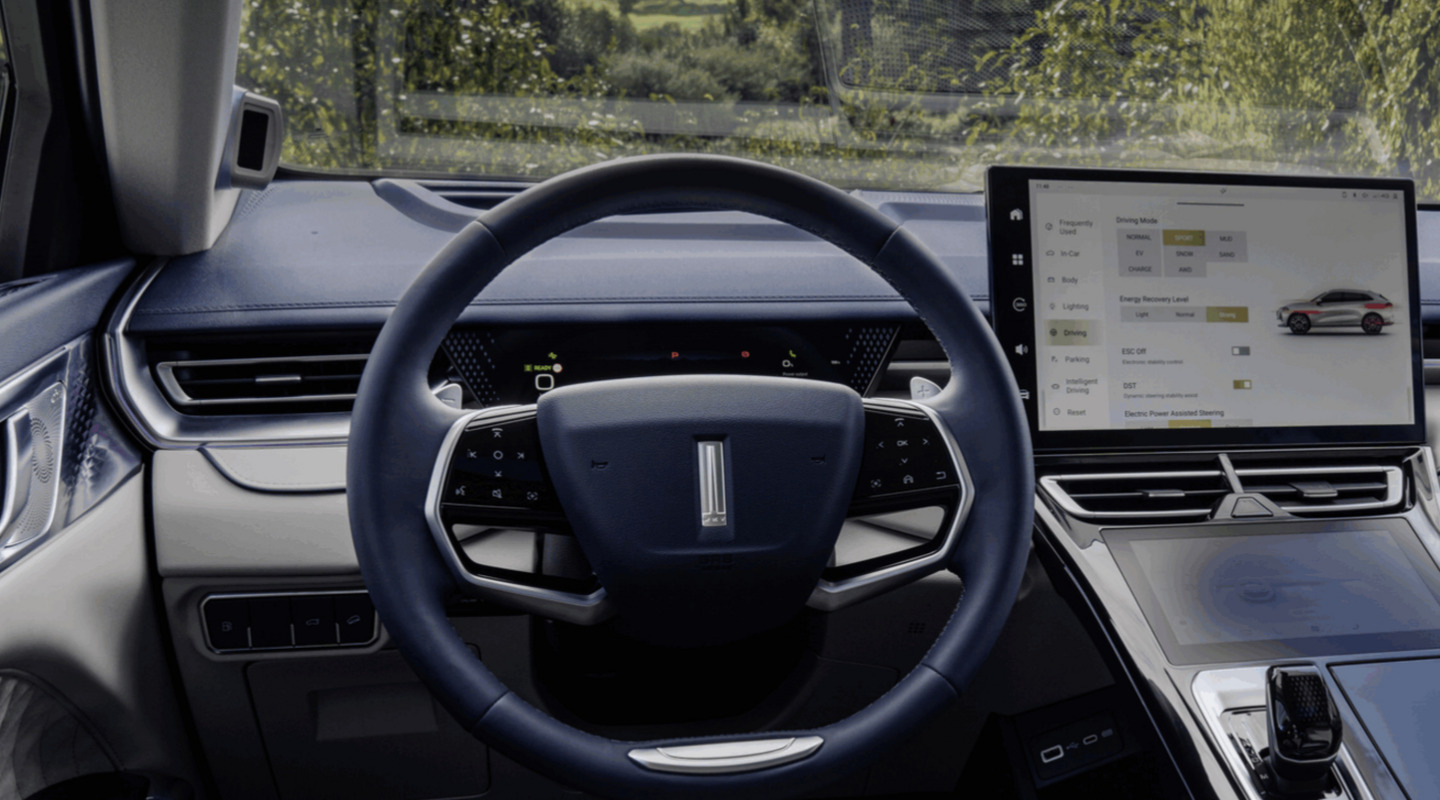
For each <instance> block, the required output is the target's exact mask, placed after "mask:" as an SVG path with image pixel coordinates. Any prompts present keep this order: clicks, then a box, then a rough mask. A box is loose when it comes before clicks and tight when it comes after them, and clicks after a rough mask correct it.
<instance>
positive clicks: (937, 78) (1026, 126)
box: [236, 0, 1440, 201]
mask: <svg viewBox="0 0 1440 800" xmlns="http://www.w3.org/2000/svg"><path fill="white" fill-rule="evenodd" d="M1437 53H1440V4H1435V3H1433V2H1431V0H1268V2H1255V0H1210V2H1205V3H1201V4H1184V3H1180V2H1175V0H1085V1H1081V0H1048V1H1047V0H444V1H443V2H442V1H441V0H317V1H316V2H302V1H301V0H246V3H245V6H244V11H243V18H242V24H241V34H240V51H239V66H238V74H237V79H236V81H237V83H239V84H240V85H242V86H245V87H246V88H249V89H252V90H254V91H257V92H259V93H261V94H264V95H268V96H270V97H273V98H275V99H277V100H279V101H280V103H281V105H282V106H283V107H284V109H285V115H286V127H287V133H286V138H285V143H284V148H283V155H282V161H283V163H285V164H286V165H288V166H291V167H294V168H298V169H302V170H311V171H327V172H358V173H365V174H385V173H394V174H410V175H415V174H421V175H423V174H451V173H460V174H465V175H472V176H473V175H480V176H492V177H497V178H525V179H532V178H543V177H547V176H550V175H555V174H558V173H561V172H564V171H566V170H569V169H572V168H575V167H578V166H583V165H585V164H589V163H593V162H596V161H603V160H606V159H611V158H616V157H619V156H626V155H636V154H642V153H661V152H690V153H719V154H726V155H736V156H744V157H748V158H755V159H760V160H763V161H769V162H772V163H776V164H780V165H783V166H787V167H790V168H793V169H796V170H799V171H801V172H804V173H807V174H810V175H813V176H815V177H817V178H820V179H822V180H826V181H830V182H832V183H835V184H837V185H840V186H844V187H873V188H886V189H906V190H909V189H943V190H960V191H974V190H978V189H980V188H981V186H982V181H983V177H982V176H983V171H984V168H985V167H986V166H988V165H990V164H994V163H1034V164H1059V165H1085V166H1134V167H1142V166H1143V167H1156V168H1185V169H1225V170H1246V171H1262V172H1268V171H1283V172H1310V173H1344V174H1357V173H1358V174H1380V175H1400V176H1408V177H1413V178H1415V180H1416V182H1417V185H1418V187H1419V196H1420V198H1421V200H1422V201H1427V200H1428V201H1434V200H1436V199H1437V198H1440V164H1437V163H1436V158H1437V150H1440V120H1437V108H1440V69H1437V66H1436V54H1437Z"/></svg>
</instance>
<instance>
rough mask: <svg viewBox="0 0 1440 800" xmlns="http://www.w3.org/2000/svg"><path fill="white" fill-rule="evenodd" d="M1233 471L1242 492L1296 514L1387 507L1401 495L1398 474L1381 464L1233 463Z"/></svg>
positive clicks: (1394, 504) (1402, 485)
mask: <svg viewBox="0 0 1440 800" xmlns="http://www.w3.org/2000/svg"><path fill="white" fill-rule="evenodd" d="M1235 475H1236V477H1238V478H1239V479H1240V485H1241V486H1242V487H1244V489H1245V491H1246V492H1251V493H1255V494H1263V495H1265V496H1266V497H1268V498H1270V500H1271V501H1272V502H1274V503H1275V505H1277V506H1279V507H1281V508H1282V509H1284V510H1286V511H1288V512H1290V513H1291V514H1296V515H1301V516H1303V515H1309V514H1355V513H1358V512H1377V511H1390V510H1392V509H1394V508H1396V507H1398V506H1399V505H1400V504H1401V503H1402V502H1403V501H1404V495H1405V493H1404V488H1405V477H1404V472H1403V471H1402V470H1401V468H1400V467H1398V466H1393V465H1385V464H1356V465H1333V466H1319V467H1317V466H1306V467H1237V468H1236V470H1235Z"/></svg>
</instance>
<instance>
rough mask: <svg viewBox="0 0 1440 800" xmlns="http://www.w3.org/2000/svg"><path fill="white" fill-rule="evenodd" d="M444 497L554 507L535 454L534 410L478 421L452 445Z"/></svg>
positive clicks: (488, 504)
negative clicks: (511, 417) (513, 416)
mask: <svg viewBox="0 0 1440 800" xmlns="http://www.w3.org/2000/svg"><path fill="white" fill-rule="evenodd" d="M444 502H445V503H447V504H450V505H459V506H477V507H481V508H510V509H517V508H518V509H527V510H531V511H559V510H560V507H559V504H558V503H556V501H555V493H554V492H553V491H552V490H551V489H550V482H549V480H548V478H547V476H546V474H545V467H544V463H543V462H542V460H541V458H540V436H539V432H538V430H537V428H536V424H535V418H534V417H533V416H530V417H525V418H522V419H514V420H508V421H503V422H480V423H477V424H476V425H475V426H474V427H472V428H470V429H467V430H466V431H465V433H464V434H462V435H461V436H460V439H459V441H458V442H457V443H456V445H455V453H454V455H453V457H452V458H451V460H450V477H449V480H448V481H446V485H445V497H444Z"/></svg>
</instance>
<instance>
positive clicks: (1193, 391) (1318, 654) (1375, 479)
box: [987, 167, 1440, 800]
mask: <svg viewBox="0 0 1440 800" xmlns="http://www.w3.org/2000/svg"><path fill="white" fill-rule="evenodd" d="M987 204H988V219H989V229H990V253H991V260H992V263H991V283H992V285H991V290H992V297H993V298H994V299H993V301H992V308H993V309H994V312H993V313H994V320H995V327H996V332H997V336H998V337H999V339H1000V342H1001V345H1002V346H1003V347H1004V348H1005V351H1006V353H1007V355H1008V356H1009V357H1010V358H1011V360H1012V367H1013V368H1014V370H1015V374H1016V378H1017V382H1018V384H1019V387H1020V394H1021V400H1022V402H1023V403H1024V404H1025V407H1026V410H1027V412H1028V413H1029V417H1030V422H1031V434H1032V437H1033V440H1034V442H1035V446H1036V462H1037V468H1038V470H1039V493H1038V497H1037V503H1036V525H1037V529H1038V536H1037V544H1038V549H1039V551H1040V554H1041V557H1042V559H1043V560H1044V561H1045V562H1046V565H1047V567H1049V569H1050V571H1051V574H1052V577H1053V578H1057V580H1056V582H1057V584H1066V585H1068V587H1069V590H1070V592H1071V595H1072V600H1073V602H1074V603H1075V604H1076V605H1077V606H1079V607H1080V608H1081V610H1082V611H1088V612H1089V616H1090V617H1091V619H1092V620H1093V623H1094V625H1095V628H1096V632H1097V634H1098V635H1100V636H1101V637H1102V638H1103V639H1104V640H1105V641H1107V642H1108V644H1109V645H1110V646H1111V648H1112V650H1113V654H1114V657H1115V662H1116V665H1117V667H1118V668H1119V669H1120V671H1122V672H1123V673H1124V674H1125V675H1126V676H1127V677H1128V678H1129V680H1130V682H1131V684H1132V685H1133V687H1134V689H1135V690H1136V692H1137V694H1138V695H1139V696H1140V698H1141V700H1142V702H1143V703H1144V704H1145V707H1146V709H1147V711H1148V712H1149V715H1150V718H1151V720H1152V721H1153V722H1154V724H1155V727H1156V729H1157V730H1158V731H1159V733H1160V734H1161V738H1162V739H1163V741H1164V743H1165V747H1166V749H1167V750H1168V753H1169V755H1170V757H1171V758H1172V759H1173V761H1174V763H1175V765H1176V766H1177V768H1178V770H1179V772H1180V773H1181V775H1182V776H1183V777H1184V779H1185V781H1186V783H1187V785H1188V786H1189V788H1190V790H1191V792H1192V793H1193V794H1194V795H1195V796H1196V797H1218V798H1245V799H1246V800H1267V799H1269V798H1284V797H1310V798H1319V797H1329V798H1339V797H1346V798H1356V799H1357V800H1358V799H1359V798H1365V799H1366V800H1371V799H1372V798H1374V799H1376V800H1379V799H1381V798H1417V797H1434V796H1440V770H1437V769H1436V768H1435V767H1434V766H1432V764H1431V760H1432V759H1431V758H1430V756H1429V755H1427V754H1433V753H1436V752H1440V724H1436V723H1434V722H1431V720H1433V719H1436V718H1437V716H1436V714H1435V713H1427V712H1433V709H1431V707H1433V706H1437V705H1440V699H1437V692H1436V689H1435V688H1434V687H1436V686H1440V567H1437V564H1440V506H1437V503H1436V496H1435V494H1436V488H1437V487H1436V471H1435V464H1434V461H1433V457H1432V454H1431V452H1430V450H1429V449H1428V448H1427V447H1425V446H1424V419H1425V416H1424V408H1423V396H1424V381H1423V359H1422V353H1421V336H1420V332H1421V326H1420V314H1419V302H1418V298H1419V292H1418V269H1417V259H1416V239H1415V214H1414V195H1413V187H1412V186H1411V185H1410V184H1409V183H1408V182H1404V181H1393V180H1369V179H1337V178H1298V177H1280V176H1274V177H1270V176H1267V177H1263V178H1262V177H1257V176H1232V175H1218V174H1209V175H1196V174H1186V173H1162V172H1129V171H1102V170H1064V169H1042V168H999V167H997V168H993V169H992V170H991V171H990V173H989V176H988V186H987ZM1427 704H1428V705H1427ZM1417 709H1418V710H1420V712H1421V713H1418V714H1417Z"/></svg>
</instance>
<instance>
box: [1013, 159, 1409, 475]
mask: <svg viewBox="0 0 1440 800" xmlns="http://www.w3.org/2000/svg"><path fill="white" fill-rule="evenodd" d="M989 191H990V194H989V197H988V200H989V211H990V231H991V259H992V287H993V289H994V299H993V302H994V304H995V306H994V308H995V319H996V328H997V332H998V333H999V334H1000V335H1001V339H1002V343H1003V344H1004V345H1005V346H1006V349H1007V353H1008V355H1009V356H1010V357H1011V359H1012V363H1013V364H1014V365H1015V367H1016V375H1017V379H1018V381H1019V383H1020V384H1021V389H1022V399H1023V400H1025V401H1026V402H1027V411H1028V412H1029V413H1030V416H1031V421H1032V424H1033V428H1034V430H1035V432H1036V434H1037V443H1038V444H1039V445H1040V446H1041V447H1042V448H1044V447H1047V446H1062V447H1063V446H1066V445H1083V444H1086V443H1095V442H1099V441H1106V442H1116V443H1118V442H1122V441H1123V442H1125V443H1128V444H1154V443H1156V442H1171V443H1177V444H1179V443H1186V442H1193V443H1205V444H1210V443H1224V442H1233V443H1246V442H1256V443H1262V442H1263V443H1275V442H1283V441H1347V440H1356V439H1358V438H1359V437H1358V436H1357V435H1356V434H1355V431H1358V430H1364V431H1368V433H1367V434H1366V439H1367V440H1368V441H1418V440H1419V438H1421V436H1420V432H1419V427H1420V423H1421V420H1422V418H1421V416H1420V415H1419V413H1418V402H1419V395H1418V393H1417V391H1416V386H1417V380H1418V378H1419V363H1420V362H1419V353H1418V346H1419V336H1418V331H1419V325H1418V310H1417V305H1418V304H1417V302H1416V299H1415V255H1414V231H1413V227H1414V204H1413V190H1412V188H1411V185H1410V184H1409V183H1408V182H1406V181H1393V180H1344V179H1326V180H1317V179H1299V178H1265V179H1257V178H1254V177H1248V176H1246V177H1241V176H1232V175H1198V174H1188V173H1187V174H1168V173H1139V172H1118V171H1110V172H1104V171H1088V170H1085V171H1080V170H1044V169H1022V168H995V169H992V170H991V172H990V187H989ZM1347 430H1348V432H1349V433H1348V434H1347V432H1346V431H1347ZM1098 432H1106V433H1107V434H1110V435H1107V437H1105V438H1104V439H1103V440H1102V439H1099V438H1097V437H1096V434H1097V433H1098ZM1116 433H1119V434H1121V435H1120V436H1118V437H1117V436H1114V435H1113V434H1116Z"/></svg>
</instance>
